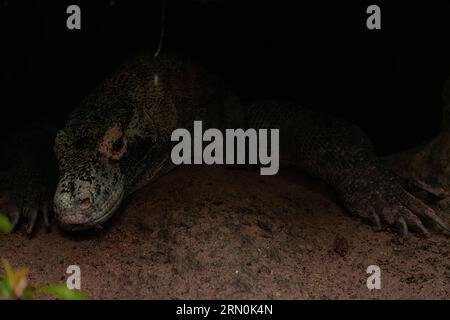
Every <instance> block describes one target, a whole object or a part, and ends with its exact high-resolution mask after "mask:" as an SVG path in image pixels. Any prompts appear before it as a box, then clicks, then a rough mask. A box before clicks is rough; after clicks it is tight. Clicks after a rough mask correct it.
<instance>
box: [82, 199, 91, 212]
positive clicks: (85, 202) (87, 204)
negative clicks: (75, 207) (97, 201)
mask: <svg viewBox="0 0 450 320" xmlns="http://www.w3.org/2000/svg"><path fill="white" fill-rule="evenodd" d="M80 207H81V209H89V208H90V207H91V199H90V198H89V197H87V198H84V199H82V200H81V202H80Z"/></svg>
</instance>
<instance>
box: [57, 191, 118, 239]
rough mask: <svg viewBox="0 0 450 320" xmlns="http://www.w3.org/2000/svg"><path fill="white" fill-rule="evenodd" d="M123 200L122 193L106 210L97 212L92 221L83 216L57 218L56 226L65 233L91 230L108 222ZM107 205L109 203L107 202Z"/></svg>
mask: <svg viewBox="0 0 450 320" xmlns="http://www.w3.org/2000/svg"><path fill="white" fill-rule="evenodd" d="M123 198H124V193H121V194H120V195H119V197H117V198H116V200H115V201H114V202H112V203H111V204H110V205H108V206H107V207H106V208H104V209H102V210H101V211H100V212H99V211H97V212H95V214H92V215H93V216H95V218H94V219H88V220H86V218H85V217H86V216H85V214H78V215H77V214H75V215H72V218H71V219H70V220H68V219H64V218H61V217H60V216H58V224H59V226H60V227H61V228H62V229H64V230H66V231H83V230H88V229H91V228H95V227H99V226H101V225H102V224H103V223H104V222H106V221H107V220H109V219H110V218H111V217H112V216H113V215H114V213H115V212H116V211H117V210H118V209H119V207H120V205H121V204H122V200H123ZM108 203H109V202H108Z"/></svg>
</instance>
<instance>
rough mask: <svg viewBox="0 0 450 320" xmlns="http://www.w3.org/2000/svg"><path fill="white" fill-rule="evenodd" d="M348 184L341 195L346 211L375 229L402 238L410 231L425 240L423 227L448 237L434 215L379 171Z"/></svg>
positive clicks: (437, 217)
mask: <svg viewBox="0 0 450 320" xmlns="http://www.w3.org/2000/svg"><path fill="white" fill-rule="evenodd" d="M352 181H353V182H352V183H353V184H352V185H351V186H350V187H348V186H346V188H345V189H344V192H343V198H344V204H345V206H346V208H347V209H349V210H350V211H351V212H353V213H355V214H357V215H358V216H360V217H363V218H366V219H369V220H370V221H372V224H373V225H374V227H375V228H376V229H377V230H379V229H381V228H382V227H383V226H384V227H386V226H388V227H392V228H395V229H396V230H397V232H398V233H399V234H400V235H401V236H402V237H406V236H407V235H408V234H409V232H410V231H412V232H414V233H416V234H418V235H421V236H424V237H428V236H429V232H428V230H427V228H426V227H425V226H424V224H427V225H429V226H431V227H432V228H434V229H435V230H437V231H438V232H440V233H441V234H445V235H450V228H449V227H448V226H447V224H446V223H445V222H444V221H443V220H442V219H441V218H440V217H439V216H438V215H437V214H436V212H435V211H434V210H433V209H431V208H430V207H428V206H427V205H426V204H425V203H423V202H422V201H421V200H419V199H418V198H416V197H414V196H413V195H411V194H410V193H409V192H407V191H406V190H405V189H404V188H403V187H402V185H401V183H400V181H398V180H397V179H396V178H395V177H394V176H390V175H389V174H388V173H386V172H383V171H381V170H379V171H375V172H371V173H370V175H369V176H363V175H361V178H360V179H353V180H352ZM341 191H342V190H341Z"/></svg>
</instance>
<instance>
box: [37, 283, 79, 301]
mask: <svg viewBox="0 0 450 320" xmlns="http://www.w3.org/2000/svg"><path fill="white" fill-rule="evenodd" d="M35 293H36V294H39V295H46V296H52V297H55V298H58V299H63V300H84V299H85V298H86V295H85V294H84V293H83V292H81V291H75V290H70V289H67V287H66V286H65V285H62V284H57V285H48V286H42V287H39V288H36V291H35Z"/></svg>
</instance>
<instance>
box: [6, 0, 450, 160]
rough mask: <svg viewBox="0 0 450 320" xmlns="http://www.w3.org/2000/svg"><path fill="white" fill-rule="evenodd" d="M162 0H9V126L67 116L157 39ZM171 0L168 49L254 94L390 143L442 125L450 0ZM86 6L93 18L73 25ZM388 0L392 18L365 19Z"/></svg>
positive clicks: (390, 147) (387, 14) (379, 146)
mask: <svg viewBox="0 0 450 320" xmlns="http://www.w3.org/2000/svg"><path fill="white" fill-rule="evenodd" d="M161 3H162V2H161V0H155V1H145V2H144V1H130V0H127V1H125V0H114V1H113V0H105V1H93V0H86V1H76V0H71V1H62V0H59V1H44V0H41V1H37V0H35V1H20V0H16V1H15V0H2V1H1V2H0V50H1V53H0V57H1V62H0V71H1V73H0V75H1V78H0V81H1V98H0V99H1V100H0V106H1V112H0V117H1V124H2V126H1V128H0V130H1V134H2V136H3V137H4V135H5V134H6V133H7V132H9V131H10V130H12V129H14V128H17V127H19V126H21V125H23V124H24V123H25V122H27V121H30V120H33V119H36V118H39V117H41V118H42V117H43V118H46V119H48V120H50V121H52V122H54V123H55V125H56V126H61V125H62V123H63V121H64V119H65V118H66V117H67V115H68V113H69V112H70V111H71V110H72V109H73V108H75V107H76V105H77V103H79V101H80V100H81V99H82V97H83V96H85V95H86V94H87V93H89V91H90V90H92V88H93V87H94V86H95V84H96V83H98V82H99V81H100V80H101V79H102V78H103V77H104V76H105V75H106V74H107V73H108V71H110V70H111V69H112V68H113V67H114V66H116V65H117V64H118V63H120V62H121V61H123V59H124V58H125V57H126V56H127V55H129V54H130V53H132V52H133V51H136V50H138V49H139V48H156V46H157V42H158V39H159V33H160V20H161ZM430 3H431V1H428V2H426V1H363V0H361V1H356V0H351V1H349V0H346V1H289V2H288V1H284V2H283V1H248V0H246V1H227V0H222V1H220V0H217V1H206V0H204V1H202V0H197V1H194V0H184V1H176V0H167V10H166V36H165V40H164V43H163V52H182V53H186V54H189V55H191V56H192V57H193V58H194V59H195V60H197V61H199V62H200V63H202V64H203V65H205V66H207V67H208V68H209V69H211V70H212V71H214V72H215V73H217V74H218V75H220V76H221V77H222V78H224V79H225V80H226V81H227V82H228V84H229V85H230V86H231V88H232V89H234V91H235V92H236V93H237V94H238V95H239V96H240V97H241V98H242V99H244V100H251V99H255V98H258V99H259V98H288V99H291V100H294V101H298V102H299V103H301V104H302V105H304V106H307V107H309V108H313V109H318V110H324V111H327V112H329V113H332V114H335V115H338V116H342V117H344V118H347V119H348V120H350V121H353V122H354V123H356V124H358V125H360V126H361V127H362V128H363V129H364V130H365V131H366V132H367V133H368V135H369V136H370V138H371V139H372V141H373V142H374V144H375V147H376V150H377V152H378V153H379V154H385V153H389V152H393V151H398V150H401V149H405V148H408V147H411V146H414V145H417V144H418V143H420V142H421V141H424V140H425V139H428V138H430V137H432V136H433V135H435V134H436V133H437V132H438V130H439V124H440V121H441V108H442V101H441V90H442V85H443V82H444V80H445V78H446V76H447V75H449V74H450V72H449V65H450V64H449V60H450V54H449V53H450V52H449V50H448V49H447V45H446V44H447V42H449V41H450V18H449V17H450V1H446V2H442V3H437V2H434V3H433V4H432V5H431V4H430ZM70 4H78V5H79V6H80V7H81V11H82V13H81V15H82V18H81V19H82V29H81V30H80V31H78V30H68V29H67V28H66V19H67V16H68V15H67V14H66V8H67V6H68V5H70ZM370 4H378V5H379V6H380V7H381V10H382V30H368V29H367V28H366V19H367V17H368V15H367V14H366V8H367V7H368V6H369V5H370Z"/></svg>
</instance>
